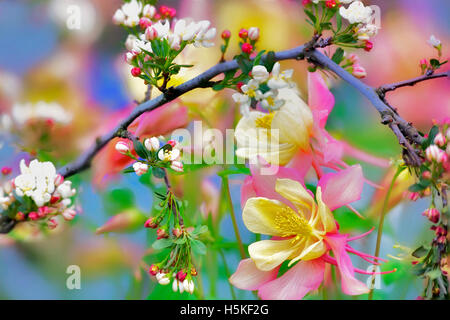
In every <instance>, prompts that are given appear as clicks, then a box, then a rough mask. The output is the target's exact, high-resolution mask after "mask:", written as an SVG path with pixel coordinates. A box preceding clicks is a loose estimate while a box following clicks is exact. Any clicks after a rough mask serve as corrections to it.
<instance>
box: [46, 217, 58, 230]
mask: <svg viewBox="0 0 450 320" xmlns="http://www.w3.org/2000/svg"><path fill="white" fill-rule="evenodd" d="M57 226H58V222H56V220H55V219H50V220H48V221H47V227H48V228H49V229H50V230H53V229H55V228H56V227H57Z"/></svg>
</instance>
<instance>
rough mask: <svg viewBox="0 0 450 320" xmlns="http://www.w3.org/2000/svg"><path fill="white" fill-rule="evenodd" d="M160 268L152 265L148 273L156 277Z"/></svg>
mask: <svg viewBox="0 0 450 320" xmlns="http://www.w3.org/2000/svg"><path fill="white" fill-rule="evenodd" d="M158 271H159V268H158V266H157V265H154V264H152V265H151V266H150V269H149V270H148V273H150V274H151V275H152V276H156V274H157V273H158Z"/></svg>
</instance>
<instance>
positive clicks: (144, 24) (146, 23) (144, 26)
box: [139, 17, 152, 30]
mask: <svg viewBox="0 0 450 320" xmlns="http://www.w3.org/2000/svg"><path fill="white" fill-rule="evenodd" d="M151 25H152V21H151V20H150V19H149V18H145V17H144V18H141V19H140V20H139V26H140V27H141V29H142V30H145V29H147V28H148V27H150V26H151Z"/></svg>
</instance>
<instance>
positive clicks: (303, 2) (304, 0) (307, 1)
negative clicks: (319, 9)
mask: <svg viewBox="0 0 450 320" xmlns="http://www.w3.org/2000/svg"><path fill="white" fill-rule="evenodd" d="M310 3H311V0H302V4H303V5H304V6H307V5H308V4H310Z"/></svg>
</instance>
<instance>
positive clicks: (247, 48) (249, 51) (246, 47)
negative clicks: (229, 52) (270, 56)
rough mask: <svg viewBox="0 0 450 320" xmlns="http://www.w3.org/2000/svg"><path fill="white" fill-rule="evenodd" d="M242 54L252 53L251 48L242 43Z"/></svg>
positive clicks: (247, 44)
mask: <svg viewBox="0 0 450 320" xmlns="http://www.w3.org/2000/svg"><path fill="white" fill-rule="evenodd" d="M242 52H245V53H248V54H250V53H252V52H253V46H252V45H251V44H250V43H243V44H242Z"/></svg>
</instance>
